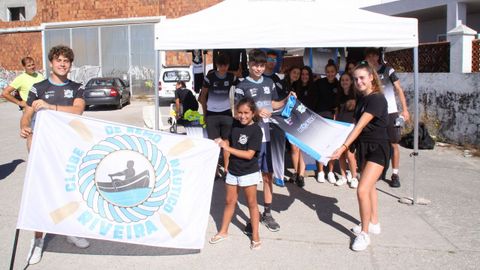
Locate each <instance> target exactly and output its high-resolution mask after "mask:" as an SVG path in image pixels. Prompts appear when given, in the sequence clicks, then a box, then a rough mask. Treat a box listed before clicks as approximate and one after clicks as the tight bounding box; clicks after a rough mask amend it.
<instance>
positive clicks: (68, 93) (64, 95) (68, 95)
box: [63, 89, 73, 98]
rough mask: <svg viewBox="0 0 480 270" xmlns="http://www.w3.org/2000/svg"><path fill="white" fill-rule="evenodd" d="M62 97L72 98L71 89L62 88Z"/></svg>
mask: <svg viewBox="0 0 480 270" xmlns="http://www.w3.org/2000/svg"><path fill="white" fill-rule="evenodd" d="M63 97H65V98H73V90H71V89H65V90H63Z"/></svg>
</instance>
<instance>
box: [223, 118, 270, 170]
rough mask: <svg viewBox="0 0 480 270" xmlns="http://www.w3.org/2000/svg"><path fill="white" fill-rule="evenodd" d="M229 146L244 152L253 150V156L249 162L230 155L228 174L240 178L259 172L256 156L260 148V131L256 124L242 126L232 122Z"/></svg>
mask: <svg viewBox="0 0 480 270" xmlns="http://www.w3.org/2000/svg"><path fill="white" fill-rule="evenodd" d="M230 146H231V147H233V148H235V149H239V150H244V151H245V150H255V155H254V156H253V158H252V159H250V160H248V159H243V158H239V157H237V156H235V155H233V154H230V163H229V165H228V172H229V173H230V174H232V175H235V176H242V175H247V174H251V173H254V172H258V171H259V168H258V154H259V152H260V149H261V146H262V130H261V129H260V127H259V126H258V125H257V123H253V124H252V125H249V126H244V125H242V124H240V122H238V121H234V122H233V126H232V134H231V135H230Z"/></svg>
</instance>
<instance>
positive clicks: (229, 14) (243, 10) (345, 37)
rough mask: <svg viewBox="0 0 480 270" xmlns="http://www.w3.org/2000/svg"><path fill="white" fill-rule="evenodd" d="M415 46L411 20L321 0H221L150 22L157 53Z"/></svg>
mask: <svg viewBox="0 0 480 270" xmlns="http://www.w3.org/2000/svg"><path fill="white" fill-rule="evenodd" d="M337 2H338V1H337ZM416 46H418V22H417V19H412V18H400V17H392V16H386V15H382V14H378V13H373V12H370V11H366V10H361V9H357V8H353V7H351V6H348V5H341V4H338V3H336V1H324V0H323V1H321V0H310V1H308V0H296V1H292V0H290V1H289V0H283V1H279V0H277V1H275V0H225V1H223V2H221V3H219V4H217V5H214V6H212V7H210V8H207V9H204V10H201V11H199V12H196V13H193V14H190V15H187V16H183V17H180V18H175V19H167V20H165V21H162V22H160V23H158V24H156V25H155V50H161V51H165V50H189V49H229V48H230V49H232V48H247V49H248V48H259V47H262V48H304V47H314V48H316V47H403V48H408V47H416Z"/></svg>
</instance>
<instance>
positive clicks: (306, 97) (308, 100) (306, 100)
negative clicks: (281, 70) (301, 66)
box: [293, 80, 318, 111]
mask: <svg viewBox="0 0 480 270" xmlns="http://www.w3.org/2000/svg"><path fill="white" fill-rule="evenodd" d="M293 87H294V88H295V93H296V94H297V98H298V100H299V101H300V102H301V103H303V104H304V105H305V106H307V108H309V109H310V110H312V111H315V106H316V102H317V99H318V97H317V94H318V93H317V92H318V91H317V89H315V85H314V84H313V83H310V84H307V85H302V82H301V81H300V80H298V81H296V82H295V83H294V84H293Z"/></svg>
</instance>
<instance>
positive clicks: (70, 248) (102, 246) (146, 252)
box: [44, 234, 200, 256]
mask: <svg viewBox="0 0 480 270" xmlns="http://www.w3.org/2000/svg"><path fill="white" fill-rule="evenodd" d="M88 241H89V242H90V246H89V247H88V248H86V249H81V248H77V247H75V246H74V245H73V244H70V243H68V242H67V239H66V236H64V235H56V234H47V235H45V243H44V251H47V252H56V253H75V254H93V255H120V256H139V255H140V256H171V255H187V254H197V253H200V250H199V249H176V248H165V247H152V246H143V245H134V244H126V243H120V242H112V241H106V240H97V239H88Z"/></svg>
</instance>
